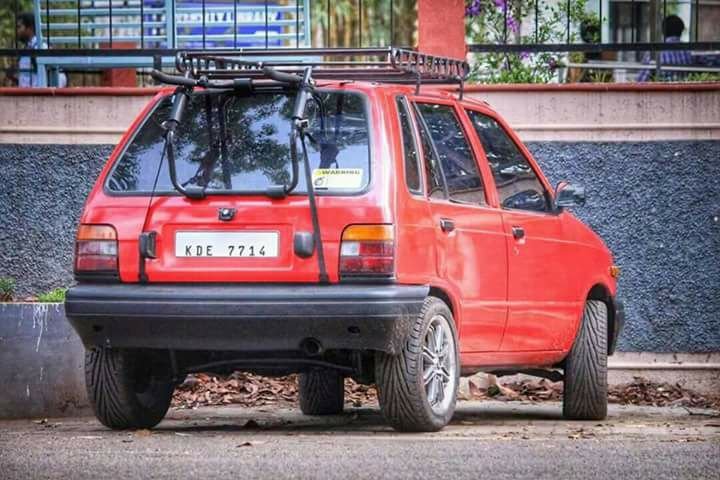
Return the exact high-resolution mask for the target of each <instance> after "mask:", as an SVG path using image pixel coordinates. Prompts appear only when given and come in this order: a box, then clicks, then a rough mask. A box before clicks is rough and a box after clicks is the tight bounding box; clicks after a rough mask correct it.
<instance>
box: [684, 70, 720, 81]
mask: <svg viewBox="0 0 720 480" xmlns="http://www.w3.org/2000/svg"><path fill="white" fill-rule="evenodd" d="M687 81H688V82H718V81H720V73H712V72H693V73H691V74H690V75H688V77H687Z"/></svg>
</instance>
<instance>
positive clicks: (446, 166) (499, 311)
mask: <svg viewBox="0 0 720 480" xmlns="http://www.w3.org/2000/svg"><path fill="white" fill-rule="evenodd" d="M413 106H414V112H415V119H416V122H417V126H418V131H419V135H420V145H421V146H422V152H423V157H424V168H425V170H426V175H425V178H426V183H427V185H426V192H427V195H428V200H429V204H430V214H431V217H432V221H433V224H434V226H435V239H436V251H437V254H436V258H437V270H438V275H439V276H440V278H441V280H442V281H443V282H444V283H446V284H447V285H448V286H449V288H450V289H451V291H452V294H453V295H454V296H455V297H456V298H457V299H458V300H459V301H458V305H459V307H460V310H461V311H460V312H456V317H458V318H459V319H460V321H459V332H460V347H461V351H463V352H487V351H496V350H498V349H499V347H500V342H501V340H502V336H503V332H504V329H505V321H506V318H507V303H506V300H507V298H506V290H507V253H506V248H507V245H506V242H505V238H504V233H503V223H502V216H501V212H500V211H499V209H497V208H493V207H491V206H490V205H488V200H487V196H486V189H485V183H486V182H485V181H484V179H483V177H482V175H481V172H480V170H479V168H478V163H477V159H476V157H475V155H474V153H473V150H472V148H471V145H470V143H469V141H468V135H467V131H466V129H465V128H464V127H463V123H462V121H461V119H462V111H461V110H458V109H457V108H456V106H455V104H454V102H452V101H439V100H437V99H434V100H425V99H420V98H418V99H415V101H414V103H413ZM465 127H467V128H471V127H469V125H466V126H465ZM458 313H459V315H458Z"/></svg>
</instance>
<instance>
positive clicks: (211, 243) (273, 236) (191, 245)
mask: <svg viewBox="0 0 720 480" xmlns="http://www.w3.org/2000/svg"><path fill="white" fill-rule="evenodd" d="M278 238H279V234H278V232H176V233H175V256H176V257H197V258H209V257H219V258H255V257H261V258H262V257H277V256H278Z"/></svg>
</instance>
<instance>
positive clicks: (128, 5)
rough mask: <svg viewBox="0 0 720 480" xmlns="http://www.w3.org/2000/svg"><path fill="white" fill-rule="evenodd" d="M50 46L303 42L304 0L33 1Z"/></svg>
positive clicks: (204, 46) (170, 46)
mask: <svg viewBox="0 0 720 480" xmlns="http://www.w3.org/2000/svg"><path fill="white" fill-rule="evenodd" d="M34 12H35V19H36V32H37V33H38V36H39V37H40V39H41V40H42V41H43V42H45V43H46V44H47V45H49V46H50V47H51V48H57V47H60V48H68V47H75V48H103V47H109V48H112V47H113V45H115V46H117V45H118V44H121V45H123V46H125V47H126V48H127V47H128V46H131V47H133V48H139V49H144V48H166V49H173V48H193V49H194V48H202V49H208V48H225V49H227V48H243V47H262V48H277V47H306V46H308V45H309V38H310V21H309V0H296V1H287V2H283V3H280V2H278V1H277V0H264V1H263V0H258V1H257V3H254V4H248V3H247V2H240V1H239V0H70V1H68V0H35V10H34Z"/></svg>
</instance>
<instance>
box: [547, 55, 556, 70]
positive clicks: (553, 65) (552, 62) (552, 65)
mask: <svg viewBox="0 0 720 480" xmlns="http://www.w3.org/2000/svg"><path fill="white" fill-rule="evenodd" d="M548 68H549V69H550V70H551V71H553V70H555V69H556V68H558V63H557V60H555V58H553V57H551V58H550V60H548Z"/></svg>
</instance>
